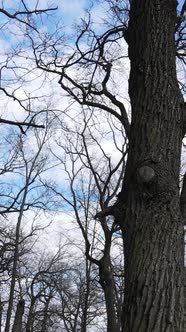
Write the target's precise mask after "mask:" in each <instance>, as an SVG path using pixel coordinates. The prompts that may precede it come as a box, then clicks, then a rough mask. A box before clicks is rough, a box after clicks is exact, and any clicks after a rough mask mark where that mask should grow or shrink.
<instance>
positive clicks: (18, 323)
mask: <svg viewBox="0 0 186 332" xmlns="http://www.w3.org/2000/svg"><path fill="white" fill-rule="evenodd" d="M24 308H25V301H24V300H23V299H22V300H20V301H19V302H18V304H17V310H16V314H15V319H14V325H13V329H12V332H22V318H23V314H24Z"/></svg>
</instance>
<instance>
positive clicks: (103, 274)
mask: <svg viewBox="0 0 186 332" xmlns="http://www.w3.org/2000/svg"><path fill="white" fill-rule="evenodd" d="M99 276H100V284H101V286H102V288H103V291H104V295H105V304H106V312H107V332H119V331H118V325H117V317H116V306H115V294H114V292H115V285H114V280H113V273H112V271H111V264H110V255H109V256H108V257H103V258H102V259H101V261H100V268H99Z"/></svg>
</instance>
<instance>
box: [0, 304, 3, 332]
mask: <svg viewBox="0 0 186 332" xmlns="http://www.w3.org/2000/svg"><path fill="white" fill-rule="evenodd" d="M2 315H3V303H2V301H1V298H0V332H2Z"/></svg>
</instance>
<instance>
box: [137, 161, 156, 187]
mask: <svg viewBox="0 0 186 332" xmlns="http://www.w3.org/2000/svg"><path fill="white" fill-rule="evenodd" d="M154 177H155V171H154V169H153V168H152V167H150V166H147V165H145V166H142V167H140V168H138V170H137V178H138V181H139V182H142V183H149V182H150V181H152V180H153V179H154Z"/></svg>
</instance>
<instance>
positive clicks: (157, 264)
mask: <svg viewBox="0 0 186 332" xmlns="http://www.w3.org/2000/svg"><path fill="white" fill-rule="evenodd" d="M176 5H177V1H176V0H133V1H131V10H130V18H129V28H128V39H129V57H130V61H131V72H130V78H129V94H130V98H131V107H132V123H131V132H130V142H129V156H128V162H127V166H126V173H125V179H124V185H123V189H122V194H121V198H120V199H121V200H122V204H123V205H124V206H125V207H126V209H125V211H124V220H123V224H122V231H123V238H124V246H125V248H124V251H125V285H126V287H125V303H124V322H123V331H124V332H153V331H154V332H161V331H166V332H169V331H172V332H183V331H184V330H183V329H184V327H183V317H184V310H183V222H182V218H181V217H180V205H179V170H180V154H181V142H182V121H181V120H182V114H181V108H182V107H181V106H182V97H181V94H180V91H179V87H178V83H177V77H176V65H175V40H174V32H175V24H176Z"/></svg>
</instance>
